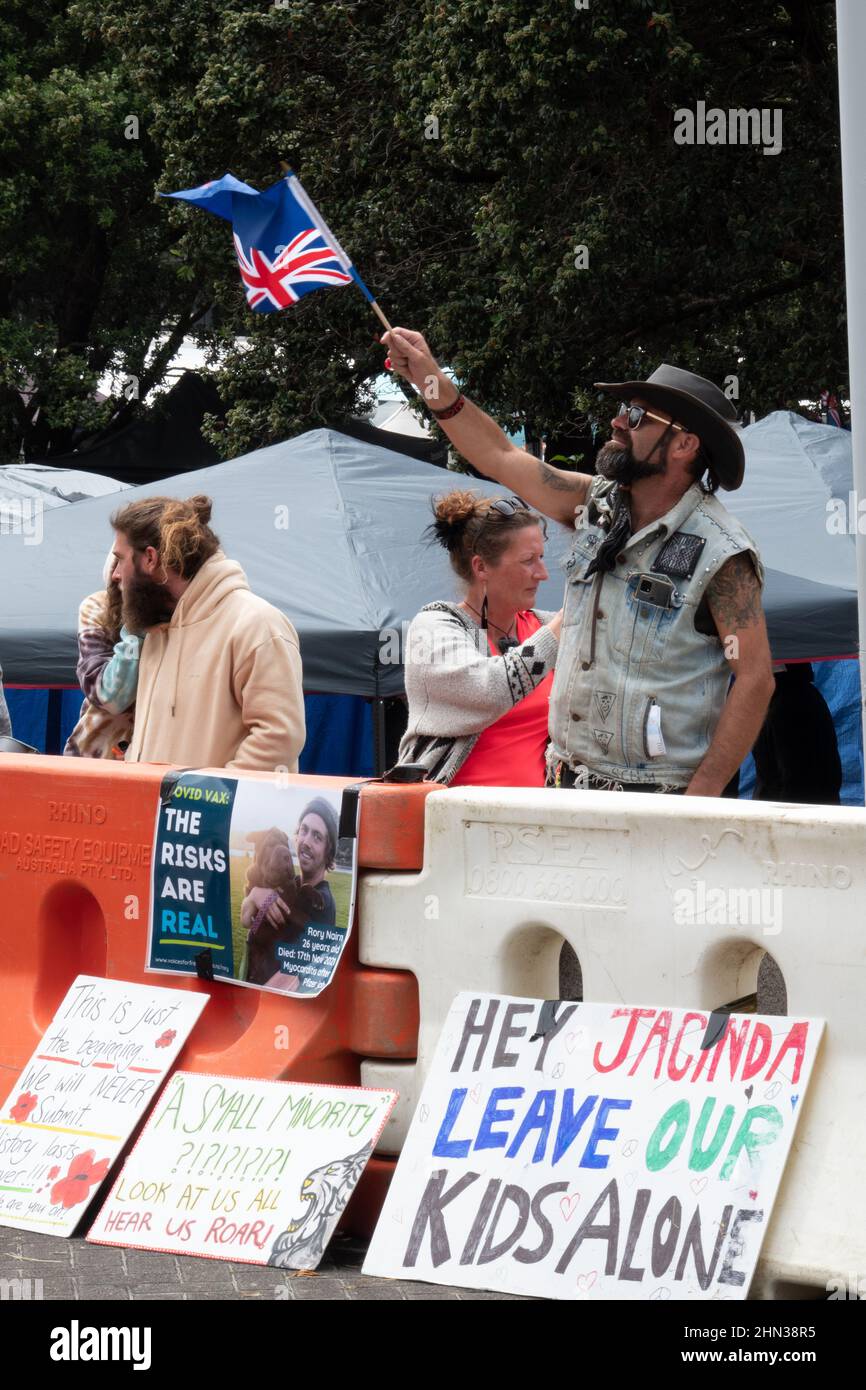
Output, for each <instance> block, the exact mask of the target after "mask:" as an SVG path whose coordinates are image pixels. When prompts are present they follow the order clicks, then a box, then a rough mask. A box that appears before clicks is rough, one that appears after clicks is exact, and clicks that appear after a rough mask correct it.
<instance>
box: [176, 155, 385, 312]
mask: <svg viewBox="0 0 866 1390" xmlns="http://www.w3.org/2000/svg"><path fill="white" fill-rule="evenodd" d="M162 197H163V198H180V199H182V200H183V201H184V202H187V203H195V204H196V206H198V207H201V208H204V209H205V211H207V212H212V213H214V214H215V216H217V217H223V218H225V220H226V221H227V222H231V224H232V229H233V232H234V243H235V251H236V253H237V258H238V266H239V268H240V272H241V279H242V280H243V282H244V288H245V290H246V295H247V302H248V304H249V306H250V308H251V309H255V310H257V311H258V312H259V313H262V314H272V313H274V312H275V311H276V310H277V309H288V308H289V307H290V306H291V305H292V304H296V303H297V302H298V300H299V299H300V298H301V297H302V296H303V295H305V294H311V293H312V291H313V290H321V289H326V288H327V287H328V286H334V285H337V286H339V285H350V284H352V283H353V282H354V283H355V284H356V285H357V286H358V288H359V289H360V290H361V292H362V293H363V294H364V295H365V296H366V298H367V299H368V300H369V301H370V302H371V303H372V302H373V296H372V294H371V293H370V291H369V290H368V289H367V286H366V285H365V284H364V282H363V280H362V279H361V277H360V275H359V274H358V272H357V271H356V269H355V267H354V266H353V265H352V262H351V261H350V260H349V257H348V256H347V255H346V253H345V251H344V250H343V248H342V246H341V245H340V243H339V242H338V241H337V238H336V237H335V236H334V234H333V232H332V231H331V230H330V228H329V227H328V225H327V223H326V222H325V220H324V218H323V217H322V216H321V214H320V213H319V211H318V209H317V208H316V206H315V204H314V203H312V202H311V201H310V199H309V198H308V197H307V194H306V193H305V192H304V189H303V188H302V187H301V184H300V182H299V181H298V179H297V177H296V176H295V175H294V174H292V173H290V174H289V175H288V176H287V177H286V178H285V179H280V181H279V183H275V184H273V185H272V187H271V188H266V189H265V190H264V192H262V193H258V192H257V191H256V190H255V189H254V188H250V186H249V184H247V183H242V182H241V181H240V179H236V178H235V177H234V175H233V174H225V175H224V176H223V177H222V178H221V179H213V180H211V182H210V183H203V184H202V185H201V187H200V188H184V189H181V191H180V192H178V193H163V194H162Z"/></svg>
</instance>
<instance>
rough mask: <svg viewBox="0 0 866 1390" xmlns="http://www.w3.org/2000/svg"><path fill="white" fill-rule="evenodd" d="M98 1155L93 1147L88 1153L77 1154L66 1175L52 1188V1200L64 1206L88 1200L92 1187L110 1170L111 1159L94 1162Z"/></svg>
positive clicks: (71, 1205)
mask: <svg viewBox="0 0 866 1390" xmlns="http://www.w3.org/2000/svg"><path fill="white" fill-rule="evenodd" d="M95 1157H96V1155H95V1153H94V1151H93V1149H88V1150H87V1152H86V1153H83V1154H76V1156H75V1158H73V1159H72V1161H71V1162H70V1164H69V1169H68V1171H67V1173H66V1176H65V1177H63V1178H61V1179H60V1181H59V1182H56V1183H55V1184H54V1186H53V1187H52V1189H51V1201H52V1202H53V1203H54V1204H55V1205H57V1204H58V1203H59V1204H60V1205H61V1206H63V1207H67V1208H68V1207H74V1206H77V1205H78V1203H79V1202H86V1201H87V1200H88V1198H89V1197H90V1189H91V1188H92V1187H95V1186H96V1185H97V1183H101V1182H102V1179H103V1178H104V1177H105V1175H106V1173H107V1172H108V1169H109V1166H110V1161H109V1159H107V1158H103V1159H101V1160H100V1161H99V1163H94V1161H93V1160H94V1158H95Z"/></svg>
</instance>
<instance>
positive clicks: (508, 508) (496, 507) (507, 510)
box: [489, 496, 529, 516]
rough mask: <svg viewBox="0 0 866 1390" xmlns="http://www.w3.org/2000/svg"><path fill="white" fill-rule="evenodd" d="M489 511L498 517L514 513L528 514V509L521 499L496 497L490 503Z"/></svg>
mask: <svg viewBox="0 0 866 1390" xmlns="http://www.w3.org/2000/svg"><path fill="white" fill-rule="evenodd" d="M489 511H491V512H498V513H499V515H500V516H512V515H513V513H514V512H528V511H529V508H528V507H527V505H526V503H525V502H524V500H523V498H522V497H516V496H515V497H497V498H496V501H495V502H491V504H490V508H489Z"/></svg>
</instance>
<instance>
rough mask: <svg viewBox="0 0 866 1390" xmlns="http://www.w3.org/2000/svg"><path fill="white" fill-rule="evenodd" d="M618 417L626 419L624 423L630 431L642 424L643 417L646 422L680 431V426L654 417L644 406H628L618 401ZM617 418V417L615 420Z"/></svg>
mask: <svg viewBox="0 0 866 1390" xmlns="http://www.w3.org/2000/svg"><path fill="white" fill-rule="evenodd" d="M619 415H624V416H625V417H626V423H627V424H628V427H629V429H630V430H636V429H638V428H639V426H640V425H641V424H642V422H643V419H644V417H646V418H647V419H648V420H657V421H658V423H659V424H660V425H667V426H668V428H669V429H672V430H682V429H683V426H682V425H677V424H675V423H674V421H673V420H666V419H665V418H664V416H663V415H655V414H654V413H653V412H652V411H651V410H647V408H646V406H645V405H629V403H628V401H620V403H619ZM618 418H619V416H617V419H618Z"/></svg>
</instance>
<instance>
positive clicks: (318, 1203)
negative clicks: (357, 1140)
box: [268, 1140, 373, 1269]
mask: <svg viewBox="0 0 866 1390" xmlns="http://www.w3.org/2000/svg"><path fill="white" fill-rule="evenodd" d="M372 1150H373V1142H372V1140H371V1141H370V1143H368V1144H365V1145H364V1147H363V1149H359V1150H358V1152H357V1153H354V1154H349V1156H348V1158H335V1159H333V1160H332V1161H331V1162H330V1163H323V1164H322V1166H321V1168H314V1169H313V1170H312V1172H311V1173H308V1174H307V1176H306V1177H305V1178H304V1181H303V1182H302V1183H301V1191H300V1194H299V1195H300V1199H301V1201H302V1202H306V1203H307V1204H308V1205H307V1209H306V1211H304V1212H302V1214H301V1215H300V1216H299V1217H298V1218H297V1219H296V1220H294V1221H290V1222H289V1224H288V1226H287V1227H286V1229H285V1230H284V1231H283V1232H282V1233H281V1234H280V1235H278V1236H277V1238H276V1240H275V1241H274V1243H273V1246H272V1247H271V1253H270V1255H269V1257H268V1264H269V1265H275V1266H276V1267H277V1268H278V1269H315V1268H316V1266H317V1264H318V1263H319V1261H320V1259H321V1258H322V1256H323V1254H324V1253H325V1246H326V1245H327V1243H328V1240H329V1239H330V1236H331V1233H332V1231H333V1229H334V1227H335V1226H336V1224H337V1218H338V1217H339V1216H340V1214H341V1212H342V1210H343V1208H344V1207H345V1205H346V1203H347V1202H348V1200H349V1198H350V1197H351V1195H352V1192H353V1191H354V1188H355V1184H356V1183H357V1181H358V1179H359V1178H360V1176H361V1174H362V1172H363V1171H364V1164H365V1163H366V1162H367V1159H368V1158H369V1157H370V1154H371V1153H372Z"/></svg>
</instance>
